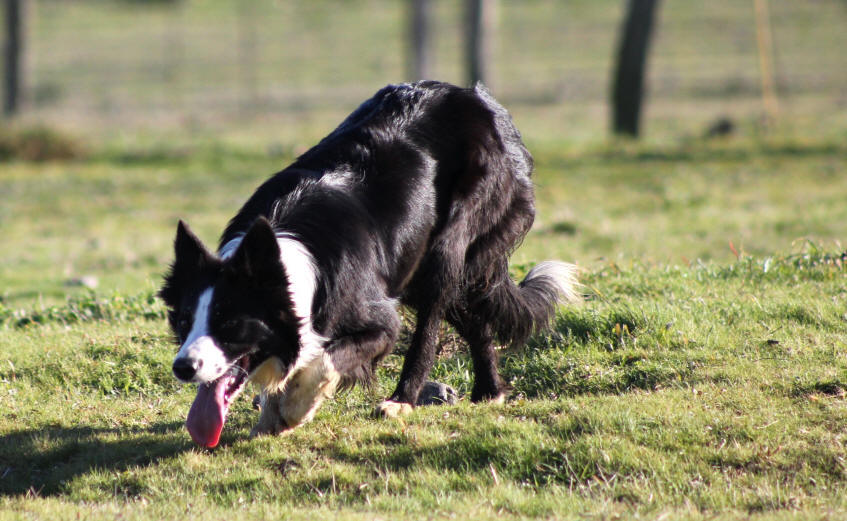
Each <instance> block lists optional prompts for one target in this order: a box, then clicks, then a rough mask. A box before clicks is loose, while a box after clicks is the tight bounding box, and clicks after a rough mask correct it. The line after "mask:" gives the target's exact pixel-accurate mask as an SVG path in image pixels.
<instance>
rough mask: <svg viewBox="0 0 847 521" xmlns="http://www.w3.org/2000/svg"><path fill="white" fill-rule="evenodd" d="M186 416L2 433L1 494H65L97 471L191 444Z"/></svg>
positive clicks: (153, 459)
mask: <svg viewBox="0 0 847 521" xmlns="http://www.w3.org/2000/svg"><path fill="white" fill-rule="evenodd" d="M192 447H193V445H192V444H191V443H190V440H188V439H186V436H184V435H183V424H182V422H163V423H157V424H153V425H150V426H146V427H142V428H136V429H127V428H122V429H113V428H97V427H88V426H79V427H60V426H49V425H48V426H44V427H39V428H33V429H22V430H18V431H13V432H11V433H8V434H5V435H3V436H2V437H0V496H11V495H19V494H28V495H29V494H32V495H38V496H55V495H61V494H63V493H66V492H67V491H68V488H67V486H68V484H69V483H71V481H73V480H74V479H75V478H77V477H79V476H83V475H85V474H89V473H91V472H93V471H101V472H108V473H110V474H115V473H118V472H121V471H123V470H126V469H129V468H137V467H146V466H150V465H154V464H156V463H157V462H158V461H161V460H164V459H168V458H171V457H175V456H177V455H178V454H180V453H182V452H185V451H188V450H191V449H192Z"/></svg>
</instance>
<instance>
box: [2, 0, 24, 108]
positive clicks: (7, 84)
mask: <svg viewBox="0 0 847 521" xmlns="http://www.w3.org/2000/svg"><path fill="white" fill-rule="evenodd" d="M5 11H6V13H5V15H6V44H5V46H4V55H5V56H4V68H3V70H4V89H3V114H4V115H5V116H6V117H11V116H14V115H15V114H16V113H17V112H18V110H19V109H20V94H21V90H22V89H21V85H22V84H23V74H22V72H21V67H22V65H23V60H22V56H23V22H22V19H23V0H5Z"/></svg>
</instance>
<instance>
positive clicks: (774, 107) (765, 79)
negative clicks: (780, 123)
mask: <svg viewBox="0 0 847 521" xmlns="http://www.w3.org/2000/svg"><path fill="white" fill-rule="evenodd" d="M753 6H754V10H755V12H756V46H757V48H758V50H759V74H760V75H761V80H762V104H763V105H764V108H765V114H766V115H767V117H768V118H769V119H770V120H771V121H773V120H775V119H776V116H777V114H778V112H779V103H778V102H777V98H776V87H775V82H774V79H773V78H774V68H773V37H772V32H771V21H770V14H768V2H767V0H753Z"/></svg>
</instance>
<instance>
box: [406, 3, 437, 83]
mask: <svg viewBox="0 0 847 521" xmlns="http://www.w3.org/2000/svg"><path fill="white" fill-rule="evenodd" d="M409 3H410V6H409V7H410V13H409V14H410V16H409V36H410V42H409V57H408V59H409V61H408V67H409V71H408V74H409V79H410V80H411V81H417V80H425V79H428V78H429V77H430V75H431V74H432V71H431V70H430V69H431V56H432V54H431V51H430V48H429V47H430V44H429V42H430V25H431V24H430V21H431V19H432V16H431V15H432V2H431V1H430V0H409Z"/></svg>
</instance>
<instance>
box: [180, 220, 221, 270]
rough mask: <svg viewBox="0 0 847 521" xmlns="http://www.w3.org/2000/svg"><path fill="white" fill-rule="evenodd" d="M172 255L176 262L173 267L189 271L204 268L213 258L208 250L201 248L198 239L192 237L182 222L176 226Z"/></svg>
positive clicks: (191, 233) (201, 244) (194, 236)
mask: <svg viewBox="0 0 847 521" xmlns="http://www.w3.org/2000/svg"><path fill="white" fill-rule="evenodd" d="M174 253H175V254H176V261H175V262H174V267H185V268H189V269H200V268H203V267H205V266H206V265H207V264H208V263H209V261H210V260H211V259H212V258H213V255H212V254H211V253H209V250H207V249H206V247H205V246H203V243H202V242H200V239H198V238H197V236H196V235H194V232H192V231H191V228H189V227H188V225H187V224H185V223H184V222H183V221H182V220H180V221H179V224H177V226H176V239H174Z"/></svg>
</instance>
